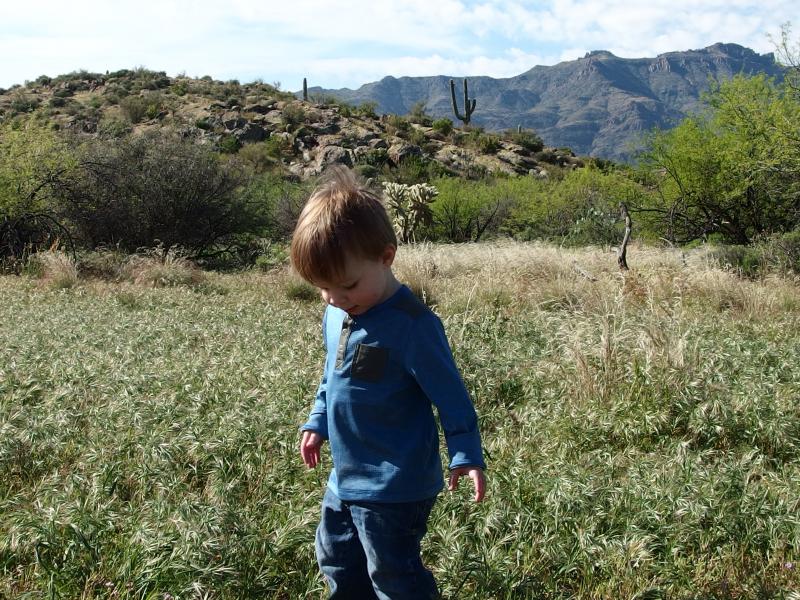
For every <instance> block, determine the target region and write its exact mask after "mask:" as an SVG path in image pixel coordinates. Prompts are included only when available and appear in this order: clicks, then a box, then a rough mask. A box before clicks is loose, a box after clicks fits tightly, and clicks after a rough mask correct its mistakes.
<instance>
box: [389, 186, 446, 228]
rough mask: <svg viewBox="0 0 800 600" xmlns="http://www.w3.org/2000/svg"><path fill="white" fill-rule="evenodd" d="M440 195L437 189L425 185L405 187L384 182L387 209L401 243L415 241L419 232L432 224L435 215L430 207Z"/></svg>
mask: <svg viewBox="0 0 800 600" xmlns="http://www.w3.org/2000/svg"><path fill="white" fill-rule="evenodd" d="M438 193H439V192H438V190H437V189H436V188H435V187H433V186H432V185H427V184H424V183H419V184H415V185H404V184H402V183H392V182H384V184H383V195H384V198H385V199H386V208H387V210H388V211H389V215H390V216H391V218H392V224H393V225H394V229H395V233H396V234H397V237H398V239H399V240H400V241H401V242H404V243H408V242H410V241H412V240H415V239H416V234H417V232H418V230H419V229H420V228H421V227H424V226H429V225H430V224H431V223H432V221H433V213H432V212H431V208H430V206H429V205H430V203H431V202H433V199H434V198H435V197H436V195H437V194H438Z"/></svg>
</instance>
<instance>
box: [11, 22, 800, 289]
mask: <svg viewBox="0 0 800 600" xmlns="http://www.w3.org/2000/svg"><path fill="white" fill-rule="evenodd" d="M787 35H788V33H787ZM784 42H785V43H786V40H784ZM783 47H784V48H788V46H786V45H785V44H784V46H783ZM795 58H796V57H795V56H794V55H793V54H791V52H790V51H789V50H786V53H785V57H784V63H785V64H787V65H789V68H788V69H787V70H786V77H785V78H784V79H783V80H782V81H780V82H777V81H774V80H770V79H767V78H765V77H763V76H756V77H751V78H748V77H744V76H736V77H734V78H733V79H731V80H730V81H727V82H724V83H721V84H719V85H718V86H714V87H712V89H711V91H710V92H709V93H708V94H707V95H706V96H705V99H704V106H705V110H704V112H703V113H702V114H698V115H695V116H693V117H690V118H687V119H685V120H684V121H682V122H681V123H680V124H679V125H678V126H677V127H675V128H673V129H671V130H667V131H654V132H652V133H651V134H650V135H649V136H648V137H647V139H646V143H645V147H644V149H643V151H642V152H641V153H640V154H639V156H638V161H639V162H638V165H637V166H636V167H631V166H625V165H616V164H614V163H612V162H610V161H607V160H602V159H585V158H583V159H582V158H579V157H575V156H573V154H572V153H571V152H570V151H568V150H559V149H553V148H547V147H545V146H543V144H542V141H541V139H540V138H539V136H538V134H537V133H536V132H535V131H532V130H526V129H522V128H520V129H519V130H511V131H507V132H505V133H504V134H502V135H500V134H495V133H488V132H486V131H483V130H481V129H480V128H474V127H471V126H463V127H458V128H454V127H453V124H452V122H451V121H450V120H448V119H438V120H434V119H433V118H432V117H430V116H429V115H428V114H426V112H425V110H424V107H422V106H419V105H418V106H416V107H414V108H413V109H412V111H411V112H410V113H409V114H407V115H403V116H400V115H382V116H380V117H379V116H377V115H376V114H375V112H374V110H375V107H374V105H368V104H364V105H361V106H358V107H353V106H350V105H347V104H343V103H341V102H338V101H335V100H333V99H330V98H327V99H326V98H319V97H313V96H310V97H309V100H308V101H304V100H298V99H295V98H294V97H293V96H292V95H290V94H286V93H285V92H281V91H280V90H279V89H278V87H277V86H273V85H268V84H264V83H260V82H254V83H250V84H244V85H243V84H240V83H239V82H235V81H229V82H218V81H213V80H211V79H210V78H200V79H191V78H186V77H175V78H170V77H167V76H166V75H165V74H163V73H159V72H154V71H148V70H145V69H137V70H132V71H120V72H116V73H109V74H105V75H100V74H91V73H85V72H81V73H73V74H69V75H64V76H60V77H56V78H49V77H40V78H39V79H37V80H35V81H33V82H30V83H28V84H27V85H26V86H25V87H22V86H19V87H15V88H13V89H11V90H7V91H5V93H4V94H2V95H0V118H2V122H0V253H1V254H2V265H3V268H4V269H6V270H8V271H12V272H18V271H19V270H20V269H21V268H23V267H24V264H25V260H26V256H28V255H30V254H31V253H33V252H35V251H37V250H39V249H45V248H49V247H51V246H53V245H54V244H56V245H61V246H62V247H65V248H66V249H67V250H68V251H71V252H74V251H81V250H88V251H91V250H94V249H96V248H117V249H119V250H121V251H123V252H128V253H132V252H136V251H138V250H140V249H147V248H152V247H156V246H157V247H160V248H161V249H162V251H163V253H164V254H166V252H168V251H169V250H170V249H172V248H175V247H180V248H182V249H183V252H184V255H185V256H187V257H190V258H193V259H194V260H196V261H201V262H202V263H203V264H204V265H205V266H207V267H215V266H225V267H243V266H251V265H253V264H254V263H256V262H257V261H259V260H262V261H267V262H269V261H270V260H271V259H270V258H269V256H268V252H267V254H266V255H265V248H273V247H274V244H275V243H282V242H285V240H286V239H287V237H288V235H289V233H290V232H291V230H292V227H293V224H294V219H295V218H296V216H297V214H298V211H299V209H300V206H301V205H302V202H303V199H304V198H305V197H306V196H307V194H308V193H309V191H310V189H311V188H312V187H313V185H314V184H315V182H316V181H317V180H318V177H319V176H320V175H321V174H322V173H323V172H324V170H325V169H326V168H327V167H328V166H330V165H333V164H340V165H346V166H350V167H351V168H353V169H354V170H355V171H357V172H358V173H359V174H360V175H362V176H363V177H364V178H365V179H366V180H367V181H368V182H369V183H370V185H372V186H374V187H375V189H376V190H377V191H378V192H380V193H382V192H383V191H384V189H386V188H385V184H391V183H397V184H401V185H405V186H413V185H416V184H425V185H432V186H433V188H434V189H433V190H432V191H431V192H430V195H429V197H428V198H427V199H426V207H425V209H424V211H423V212H424V213H425V218H424V219H421V220H420V222H419V224H418V226H417V227H416V228H415V231H414V232H413V235H412V233H411V232H408V231H406V232H403V236H402V237H403V239H414V240H417V241H422V240H429V241H449V242H464V241H479V240H482V239H489V238H496V237H512V238H515V239H519V240H535V239H539V240H551V241H557V242H558V243H560V244H565V245H580V244H587V243H589V244H606V245H613V244H617V243H619V240H621V239H622V221H621V219H620V207H621V205H622V204H623V203H624V205H625V206H626V207H627V209H628V212H629V214H630V215H631V216H632V218H633V223H634V236H635V238H638V239H639V240H644V241H649V242H658V243H661V242H662V241H664V242H666V243H668V244H672V245H680V244H687V243H696V242H698V241H702V242H709V241H711V242H721V243H726V244H735V245H738V246H739V248H738V249H736V250H735V251H732V252H730V253H729V257H730V259H731V261H732V264H734V265H736V266H738V267H740V268H741V269H742V270H743V271H746V272H748V273H749V274H751V275H752V274H756V273H766V272H769V271H775V270H777V271H780V272H786V271H790V270H797V264H798V260H800V250H798V235H797V233H796V232H795V230H796V228H797V225H798V219H800V187H799V186H800V175H799V174H800V150H799V148H800V146H798V144H797V143H796V131H797V130H798V129H800V94H798V89H800V88H798V79H797V72H798V71H797V69H796V68H795V67H792V65H794V64H796V63H793V62H792V61H793V60H795ZM462 102H463V101H462ZM462 110H463V107H462ZM478 110H479V109H478ZM398 206H399V205H398ZM270 251H271V250H270Z"/></svg>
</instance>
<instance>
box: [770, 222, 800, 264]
mask: <svg viewBox="0 0 800 600" xmlns="http://www.w3.org/2000/svg"><path fill="white" fill-rule="evenodd" d="M764 254H765V256H766V260H767V263H768V264H769V265H771V266H772V267H773V268H774V269H776V270H777V271H779V272H782V273H790V272H791V273H794V274H796V275H797V274H800V229H795V230H794V231H790V232H788V233H783V234H775V235H773V236H771V237H769V238H768V239H767V240H765V242H764Z"/></svg>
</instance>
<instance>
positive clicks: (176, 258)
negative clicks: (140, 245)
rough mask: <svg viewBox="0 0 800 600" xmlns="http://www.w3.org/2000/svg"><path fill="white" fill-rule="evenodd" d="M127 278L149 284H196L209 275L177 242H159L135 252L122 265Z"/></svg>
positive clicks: (139, 283) (162, 285)
mask: <svg viewBox="0 0 800 600" xmlns="http://www.w3.org/2000/svg"><path fill="white" fill-rule="evenodd" d="M120 275H121V276H122V278H123V279H126V280H128V281H131V282H133V283H135V284H137V285H144V286H146V287H175V286H188V287H194V286H198V285H200V284H202V283H203V282H204V281H205V275H204V274H203V272H202V271H201V270H200V269H198V268H197V266H196V265H195V264H194V263H192V262H191V261H190V260H189V259H188V258H187V257H186V256H185V255H184V254H183V252H182V251H181V249H180V248H177V247H175V246H173V247H171V248H169V249H168V250H165V249H164V247H163V246H156V247H154V248H152V249H150V250H147V251H144V252H142V253H140V254H135V255H133V256H131V257H130V258H129V259H128V260H127V262H126V263H125V264H124V265H123V266H122V268H121V269H120Z"/></svg>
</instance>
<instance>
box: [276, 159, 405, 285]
mask: <svg viewBox="0 0 800 600" xmlns="http://www.w3.org/2000/svg"><path fill="white" fill-rule="evenodd" d="M389 245H392V246H395V247H396V246H397V236H396V235H395V232H394V228H393V227H392V223H391V222H390V221H389V216H388V215H387V214H386V208H385V207H384V206H383V202H381V199H380V197H378V196H377V195H376V194H375V193H374V192H372V191H370V190H369V189H368V188H367V187H366V186H365V185H364V184H362V183H361V182H360V181H359V180H358V178H356V176H355V175H354V174H353V172H352V171H350V170H349V169H346V168H344V167H333V168H331V169H330V170H329V171H328V177H327V179H326V181H325V182H324V183H322V184H321V185H320V186H319V187H317V189H315V190H314V192H313V193H312V194H311V196H310V197H309V199H308V202H306V205H305V206H304V207H303V210H302V212H301V213H300V217H299V218H298V219H297V225H296V226H295V229H294V234H293V235H292V246H291V259H292V266H293V267H294V269H295V270H296V271H297V272H298V273H299V274H300V276H301V277H302V278H303V279H305V280H306V281H309V282H311V283H314V282H319V281H327V282H329V281H334V280H336V279H342V278H344V276H345V270H346V265H347V260H348V259H349V258H355V259H377V258H379V257H380V256H381V255H382V254H383V252H384V251H385V250H386V247H387V246H389Z"/></svg>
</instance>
